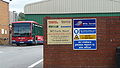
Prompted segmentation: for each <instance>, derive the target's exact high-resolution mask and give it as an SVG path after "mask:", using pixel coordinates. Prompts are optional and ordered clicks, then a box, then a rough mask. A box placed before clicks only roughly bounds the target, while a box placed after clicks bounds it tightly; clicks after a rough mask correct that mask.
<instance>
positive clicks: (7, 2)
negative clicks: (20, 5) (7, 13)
mask: <svg viewBox="0 0 120 68" xmlns="http://www.w3.org/2000/svg"><path fill="white" fill-rule="evenodd" d="M0 1H2V2H5V3H7V4H9V3H8V2H6V1H3V0H0Z"/></svg>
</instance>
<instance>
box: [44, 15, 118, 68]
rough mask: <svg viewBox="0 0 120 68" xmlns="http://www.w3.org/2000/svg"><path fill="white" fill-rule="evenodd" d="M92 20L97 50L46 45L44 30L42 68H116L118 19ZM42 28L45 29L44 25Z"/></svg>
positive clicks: (98, 18)
mask: <svg viewBox="0 0 120 68" xmlns="http://www.w3.org/2000/svg"><path fill="white" fill-rule="evenodd" d="M81 18H82V17H81ZM93 18H96V19H97V50H73V45H47V44H46V43H47V41H46V40H47V36H46V33H47V30H44V34H45V37H44V41H45V42H44V68H116V58H115V53H116V47H118V46H120V17H119V16H117V17H115V16H113V17H93ZM44 26H45V29H46V23H45V24H44Z"/></svg>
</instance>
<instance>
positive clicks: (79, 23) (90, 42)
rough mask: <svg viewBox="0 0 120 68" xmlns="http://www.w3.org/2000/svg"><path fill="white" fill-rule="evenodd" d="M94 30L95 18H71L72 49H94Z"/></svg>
mask: <svg viewBox="0 0 120 68" xmlns="http://www.w3.org/2000/svg"><path fill="white" fill-rule="evenodd" d="M96 32H97V30H96V19H73V49H74V50H96V49H97V40H96V37H95V36H96V34H97V33H96ZM88 36H89V37H90V38H88ZM91 36H94V37H95V38H94V39H92V38H91Z"/></svg>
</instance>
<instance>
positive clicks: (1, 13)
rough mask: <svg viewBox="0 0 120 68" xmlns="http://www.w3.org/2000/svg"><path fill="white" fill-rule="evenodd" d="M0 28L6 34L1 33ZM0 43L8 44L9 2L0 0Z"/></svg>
mask: <svg viewBox="0 0 120 68" xmlns="http://www.w3.org/2000/svg"><path fill="white" fill-rule="evenodd" d="M2 29H4V32H5V31H7V34H5V33H4V34H2ZM0 44H2V45H3V44H4V45H6V44H9V4H8V3H7V2H5V1H2V0H0Z"/></svg>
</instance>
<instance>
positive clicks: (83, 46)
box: [74, 40, 96, 50]
mask: <svg viewBox="0 0 120 68" xmlns="http://www.w3.org/2000/svg"><path fill="white" fill-rule="evenodd" d="M74 49H75V50H94V49H96V40H79V41H74Z"/></svg>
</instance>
